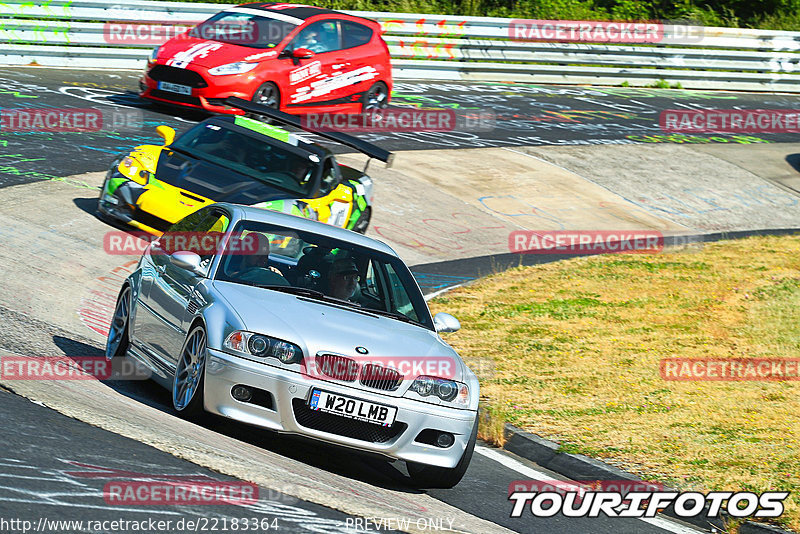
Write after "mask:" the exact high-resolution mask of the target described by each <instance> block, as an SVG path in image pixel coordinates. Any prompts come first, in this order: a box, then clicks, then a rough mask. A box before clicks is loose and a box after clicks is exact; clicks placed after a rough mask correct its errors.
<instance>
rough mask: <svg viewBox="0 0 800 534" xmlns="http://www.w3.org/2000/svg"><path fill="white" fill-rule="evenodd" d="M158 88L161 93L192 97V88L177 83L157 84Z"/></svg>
mask: <svg viewBox="0 0 800 534" xmlns="http://www.w3.org/2000/svg"><path fill="white" fill-rule="evenodd" d="M158 88H159V89H161V90H163V91H169V92H171V93H179V94H182V95H189V96H191V95H192V88H191V87H189V86H188V85H180V84H178V83H169V82H158Z"/></svg>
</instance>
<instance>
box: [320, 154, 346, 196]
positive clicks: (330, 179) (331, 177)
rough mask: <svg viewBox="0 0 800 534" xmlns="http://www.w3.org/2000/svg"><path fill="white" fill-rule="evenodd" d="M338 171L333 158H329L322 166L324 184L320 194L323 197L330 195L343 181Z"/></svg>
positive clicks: (321, 186)
mask: <svg viewBox="0 0 800 534" xmlns="http://www.w3.org/2000/svg"><path fill="white" fill-rule="evenodd" d="M336 171H337V169H336V167H335V166H334V161H333V158H327V159H326V160H325V163H324V165H323V166H322V184H321V185H320V193H322V195H327V194H329V193H330V192H331V191H333V190H334V189H336V186H337V185H339V182H340V181H341V180H340V176H339V173H338V172H336Z"/></svg>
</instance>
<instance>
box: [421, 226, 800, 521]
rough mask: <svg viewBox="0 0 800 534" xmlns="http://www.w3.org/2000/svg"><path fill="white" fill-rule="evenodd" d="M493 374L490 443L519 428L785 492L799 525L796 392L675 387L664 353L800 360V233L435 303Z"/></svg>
mask: <svg viewBox="0 0 800 534" xmlns="http://www.w3.org/2000/svg"><path fill="white" fill-rule="evenodd" d="M431 307H432V309H433V311H434V313H435V312H438V311H447V312H448V313H452V314H454V315H456V316H457V317H458V318H459V319H460V320H461V323H462V330H461V331H459V332H457V333H455V334H450V335H448V337H447V341H448V342H450V343H451V344H452V345H453V346H454V347H455V348H456V349H457V350H458V351H459V352H460V353H461V354H463V355H464V357H465V359H467V360H468V361H469V360H470V359H476V358H491V359H492V360H493V365H494V372H493V373H492V376H486V375H484V377H483V378H482V380H481V387H482V390H481V393H482V395H483V396H484V399H485V401H486V402H484V406H485V407H486V408H485V413H486V414H487V415H486V416H485V417H484V420H483V421H482V425H481V434H482V435H483V436H484V437H486V438H488V439H490V440H495V441H497V439H498V432H499V436H500V437H499V439H500V440H502V425H503V423H504V422H510V423H512V424H514V425H516V426H518V427H521V428H523V429H525V430H528V431H530V432H534V433H536V434H539V435H541V436H543V437H546V438H549V439H552V440H554V441H557V442H559V443H560V444H561V445H562V448H563V449H564V450H567V451H569V452H579V453H583V454H586V455H589V456H593V457H596V458H601V459H603V460H605V461H607V462H609V463H611V464H614V465H617V466H619V467H622V468H623V469H627V470H629V471H632V472H635V473H637V474H639V475H640V476H642V477H643V478H645V479H648V480H658V481H661V482H665V483H668V484H671V485H673V486H675V487H679V488H687V489H688V488H692V489H697V490H701V491H711V490H748V491H756V492H761V491H766V490H785V491H790V492H791V495H790V496H789V497H788V498H787V500H786V501H785V505H786V511H785V513H784V516H783V517H781V518H780V520H779V523H780V524H782V525H783V526H788V527H790V528H793V529H795V530H798V529H800V454H799V453H800V450H798V437H800V418H798V414H800V395H798V393H800V383H798V382H789V381H786V382H753V381H751V382H676V381H665V380H663V379H662V378H661V375H660V372H659V362H660V361H661V359H663V358H674V357H687V358H712V357H713V358H732V357H740V358H743V357H768V358H791V357H793V358H796V357H800V237H798V236H792V237H755V238H748V239H743V240H739V241H726V242H718V243H707V244H705V246H704V247H703V249H701V250H700V251H698V252H693V253H690V252H680V253H679V252H672V253H670V252H667V253H663V254H658V255H606V256H596V257H590V258H575V259H571V260H568V261H564V262H560V263H552V264H547V265H540V266H535V267H524V268H517V269H512V270H510V271H507V272H505V273H502V274H497V275H493V276H490V277H489V278H487V279H485V280H483V281H481V282H480V283H477V284H475V285H471V286H468V287H463V288H460V289H457V290H454V291H453V292H451V293H449V294H448V295H447V296H444V297H440V298H438V299H434V300H433V301H431Z"/></svg>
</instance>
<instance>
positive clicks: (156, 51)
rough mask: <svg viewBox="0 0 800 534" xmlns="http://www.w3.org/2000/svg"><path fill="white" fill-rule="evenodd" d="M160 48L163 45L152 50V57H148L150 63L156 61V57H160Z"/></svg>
mask: <svg viewBox="0 0 800 534" xmlns="http://www.w3.org/2000/svg"><path fill="white" fill-rule="evenodd" d="M159 48H161V47H160V46H157V47H155V48H154V49H153V50H152V51H151V52H150V57H149V58H148V62H150V63H153V62H155V60H156V58H157V57H158V49H159Z"/></svg>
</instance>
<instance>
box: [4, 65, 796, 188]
mask: <svg viewBox="0 0 800 534" xmlns="http://www.w3.org/2000/svg"><path fill="white" fill-rule="evenodd" d="M137 80H138V74H137V73H132V72H122V73H117V74H109V73H105V72H99V71H81V70H69V69H31V68H5V69H3V71H2V73H0V106H2V108H9V109H29V108H47V107H52V108H65V107H71V108H95V109H99V110H102V111H103V112H104V120H105V121H106V122H108V123H109V129H106V128H104V129H103V130H102V131H99V132H83V133H60V134H53V133H46V132H41V133H39V132H0V148H2V149H3V154H4V155H3V161H2V162H0V163H2V164H1V165H0V187H5V186H8V185H14V184H18V183H24V182H30V181H33V180H37V179H46V178H47V175H52V176H57V177H64V176H70V175H74V174H81V173H84V172H91V171H100V170H106V169H107V168H108V162H109V161H110V160H111V159H112V158H113V156H114V155H116V154H118V153H120V152H123V151H125V150H127V149H129V148H130V147H132V146H135V145H137V144H145V143H160V138H158V137H157V136H156V135H155V132H154V130H153V129H154V127H155V126H157V125H159V124H166V125H168V126H172V127H173V128H175V129H176V130H178V131H179V132H180V131H181V130H182V129H186V128H188V127H189V126H190V125H191V124H192V123H193V122H195V121H197V120H202V119H203V118H205V116H206V115H203V114H200V113H190V112H188V113H187V112H185V111H182V112H179V114H178V115H175V116H170V115H167V114H165V113H164V112H163V110H161V109H159V110H155V109H154V108H153V107H152V106H151V105H149V104H148V103H143V102H141V101H140V100H139V98H138V96H137V95H136V93H135V91H136V87H137ZM798 101H800V98H798V97H795V96H778V95H771V96H769V97H764V96H762V95H753V94H743V93H730V92H728V93H726V92H717V93H714V92H709V91H685V90H664V89H635V88H624V87H618V88H590V87H561V86H532V85H522V84H513V85H510V84H466V83H425V82H398V83H397V84H396V86H395V89H394V91H393V100H392V103H393V106H397V107H409V108H417V109H419V108H426V107H427V108H442V109H451V110H453V111H454V112H455V113H456V116H457V117H458V120H457V123H456V124H457V129H456V130H455V131H442V132H411V131H409V132H393V133H372V134H364V135H361V137H363V138H364V139H367V140H370V141H373V142H376V143H380V144H381V145H382V146H385V147H386V148H388V149H390V150H426V149H427V150H431V149H457V148H481V147H514V146H539V145H541V146H563V145H576V144H578V145H605V144H615V145H616V144H636V143H641V144H652V143H666V142H670V141H671V140H672V141H673V142H679V143H683V142H685V143H692V144H694V143H703V142H707V143H717V144H727V143H734V144H753V143H759V142H791V141H794V140H795V136H793V135H792V134H759V135H748V134H739V135H737V134H720V135H694V136H681V135H677V136H676V135H675V134H665V133H664V132H663V131H662V130H661V128H660V127H659V114H660V112H661V111H664V110H668V109H708V108H717V109H758V108H768V109H787V110H791V109H796V108H797V105H798ZM130 110H136V111H138V112H140V113H139V114H137V113H133V114H132V115H125V112H126V111H128V112H130ZM115 114H116V116H115ZM487 114H488V115H487ZM115 120H116V122H114V121H115ZM671 135H672V137H670V136H671ZM44 152H46V153H47V157H46V158H43V157H42V156H43V153H44ZM26 172H36V173H41V174H37V175H35V176H32V175H27V176H26V174H25V173H26Z"/></svg>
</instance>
